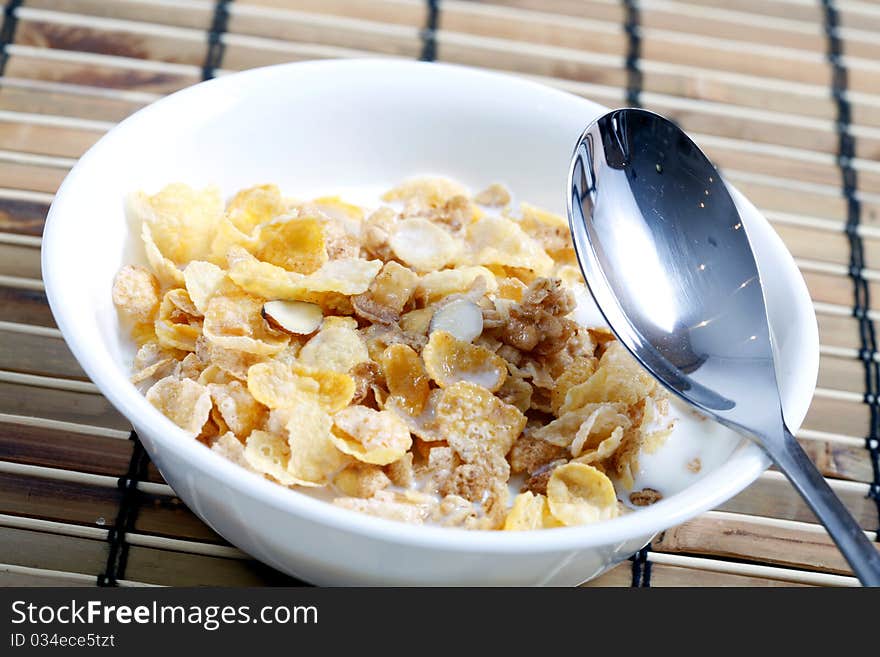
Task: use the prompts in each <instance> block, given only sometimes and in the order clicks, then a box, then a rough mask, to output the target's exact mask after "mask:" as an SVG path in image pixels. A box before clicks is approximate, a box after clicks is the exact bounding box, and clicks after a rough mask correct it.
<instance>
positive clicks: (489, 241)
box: [459, 216, 553, 276]
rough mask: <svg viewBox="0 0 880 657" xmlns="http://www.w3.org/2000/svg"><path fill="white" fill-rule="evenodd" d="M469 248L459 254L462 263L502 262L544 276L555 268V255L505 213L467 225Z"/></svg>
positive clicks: (500, 263)
mask: <svg viewBox="0 0 880 657" xmlns="http://www.w3.org/2000/svg"><path fill="white" fill-rule="evenodd" d="M467 244H468V247H469V249H470V252H469V253H467V254H465V255H462V256H460V262H459V264H462V265H465V264H473V263H476V264H478V265H503V266H505V267H517V268H522V269H527V270H530V271H533V272H535V273H536V274H537V275H538V276H545V275H547V274H549V273H550V271H551V270H552V269H553V259H552V258H551V257H550V256H548V255H547V253H546V252H545V251H544V249H542V248H541V245H540V244H538V242H536V241H535V240H533V239H532V238H531V237H529V236H528V234H526V232H525V231H524V230H523V229H522V228H520V227H519V226H518V225H517V224H516V223H514V222H513V221H511V220H510V219H505V218H504V217H491V216H486V217H483V218H482V219H480V220H479V221H476V222H474V223H473V224H471V225H470V226H468V227H467Z"/></svg>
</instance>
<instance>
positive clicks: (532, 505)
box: [504, 491, 547, 531]
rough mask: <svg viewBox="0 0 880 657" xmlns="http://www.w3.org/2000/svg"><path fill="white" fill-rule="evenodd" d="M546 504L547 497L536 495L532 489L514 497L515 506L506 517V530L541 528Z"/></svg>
mask: <svg viewBox="0 0 880 657" xmlns="http://www.w3.org/2000/svg"><path fill="white" fill-rule="evenodd" d="M546 506H547V499H546V498H545V497H544V496H543V495H535V494H533V493H532V492H531V491H527V492H525V493H520V494H519V495H517V496H516V497H515V498H513V506H511V507H510V511H508V513H507V517H506V518H505V519H504V530H505V531H523V530H527V529H541V528H542V527H543V526H544V515H545V507H546Z"/></svg>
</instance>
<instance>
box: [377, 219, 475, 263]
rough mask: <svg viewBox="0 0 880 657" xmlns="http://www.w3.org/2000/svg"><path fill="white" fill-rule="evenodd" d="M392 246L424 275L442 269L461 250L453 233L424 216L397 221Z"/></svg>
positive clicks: (390, 241)
mask: <svg viewBox="0 0 880 657" xmlns="http://www.w3.org/2000/svg"><path fill="white" fill-rule="evenodd" d="M388 244H389V246H390V247H391V250H392V251H393V252H394V255H395V256H397V257H398V258H399V259H400V260H401V262H403V263H405V264H406V265H409V266H410V267H412V268H413V269H415V270H416V271H420V272H429V271H437V270H438V269H442V268H443V267H445V266H446V265H447V264H449V263H450V262H452V261H453V260H454V259H455V257H456V256H457V255H458V253H459V251H460V250H461V247H460V245H459V243H458V242H457V241H456V240H455V239H454V238H453V237H452V235H450V234H449V232H447V231H446V230H444V229H443V228H440V227H439V226H438V225H437V224H435V223H432V222H431V221H429V220H427V219H425V218H424V217H411V218H409V219H403V220H401V221H399V222H397V223H396V224H395V225H394V227H393V229H392V233H391V239H390V240H389V242H388Z"/></svg>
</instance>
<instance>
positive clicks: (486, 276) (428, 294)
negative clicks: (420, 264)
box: [417, 267, 498, 303]
mask: <svg viewBox="0 0 880 657" xmlns="http://www.w3.org/2000/svg"><path fill="white" fill-rule="evenodd" d="M479 278H482V279H483V280H484V281H486V284H487V285H488V291H489V292H490V293H491V292H494V291H495V290H497V289H498V282H497V280H496V279H495V275H494V274H493V273H492V271H491V270H489V269H487V268H486V267H455V268H453V269H444V270H442V271H434V272H430V273H428V274H425V275H424V276H422V278H421V280H420V281H419V287H418V291H417V294H419V295H420V296H422V297H423V298H424V299H425V301H426V302H427V303H432V302H435V301H438V300H441V299H445V298H446V297H448V296H449V295H450V294H459V293H461V292H465V291H466V290H468V289H469V288H470V287H471V285H473V284H474V282H475V281H476V280H477V279H479Z"/></svg>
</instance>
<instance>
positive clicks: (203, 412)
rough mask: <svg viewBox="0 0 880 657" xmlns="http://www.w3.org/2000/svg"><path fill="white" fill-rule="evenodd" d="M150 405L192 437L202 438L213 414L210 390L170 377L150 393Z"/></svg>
mask: <svg viewBox="0 0 880 657" xmlns="http://www.w3.org/2000/svg"><path fill="white" fill-rule="evenodd" d="M146 397H147V401H148V402H150V403H151V404H152V405H153V406H155V407H156V408H157V409H159V410H160V411H161V412H162V414H163V415H165V417H167V418H168V419H169V420H171V421H172V422H174V424H176V425H177V426H179V427H180V428H181V429H183V430H184V431H186V432H187V433H188V434H190V435H191V436H193V437H195V436H197V435H199V432H200V431H201V430H202V427H203V426H204V424H205V422H207V421H208V415H209V414H210V413H211V395H210V393H209V392H208V389H207V388H205V387H204V386H201V385H199V384H198V383H196V382H195V381H193V380H191V379H179V378H177V377H176V376H168V377H165V378H164V379H161V380H159V381H157V382H156V383H155V384H153V386H152V387H151V388H150V389H149V390H147V394H146Z"/></svg>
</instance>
